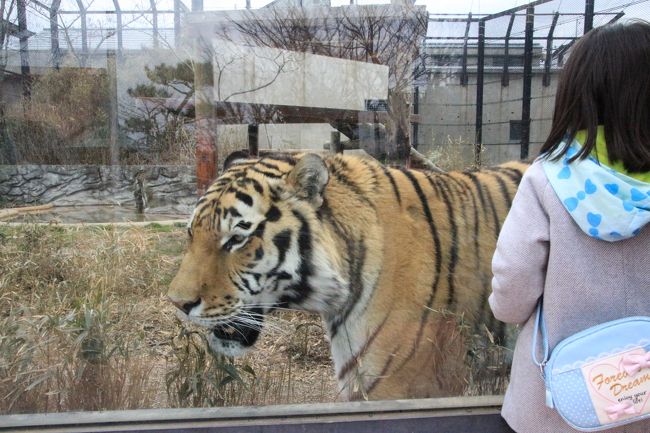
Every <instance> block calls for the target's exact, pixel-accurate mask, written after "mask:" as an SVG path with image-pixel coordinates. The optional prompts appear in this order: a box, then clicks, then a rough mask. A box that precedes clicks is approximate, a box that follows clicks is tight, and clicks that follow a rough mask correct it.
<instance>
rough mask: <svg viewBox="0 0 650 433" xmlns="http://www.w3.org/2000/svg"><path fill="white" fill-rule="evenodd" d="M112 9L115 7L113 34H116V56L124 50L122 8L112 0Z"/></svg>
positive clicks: (117, 2) (116, 0)
mask: <svg viewBox="0 0 650 433" xmlns="http://www.w3.org/2000/svg"><path fill="white" fill-rule="evenodd" d="M113 7H115V32H116V33H117V54H118V55H121V54H122V49H123V48H124V46H123V42H122V8H120V3H119V1H118V0H113Z"/></svg>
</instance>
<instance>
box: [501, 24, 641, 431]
mask: <svg viewBox="0 0 650 433" xmlns="http://www.w3.org/2000/svg"><path fill="white" fill-rule="evenodd" d="M649 221H650V24H648V23H646V22H641V21H638V22H632V23H628V24H614V25H607V26H603V27H600V28H597V29H594V30H592V31H590V32H589V33H587V34H586V35H585V36H583V37H582V38H581V39H580V40H579V41H578V42H577V43H576V44H575V46H574V48H573V50H572V54H571V57H570V58H569V60H568V62H567V64H566V66H565V68H564V70H563V71H562V73H561V76H560V82H559V85H558V89H557V95H556V101H555V111H554V114H553V124H552V128H551V133H550V135H549V137H548V139H547V140H546V142H545V143H544V145H543V146H542V149H541V157H540V158H538V160H537V161H535V163H533V164H532V166H531V167H530V168H529V169H528V171H527V172H526V174H525V176H524V178H523V179H522V182H521V185H520V187H519V190H518V192H517V195H516V196H515V199H514V201H513V204H512V208H511V210H510V213H509V214H508V217H507V218H506V221H505V223H504V225H503V228H502V231H501V234H500V236H499V240H498V242H497V249H496V252H495V254H494V258H493V262H492V268H493V269H492V270H493V273H494V279H493V281H492V289H493V293H492V295H491V296H490V299H489V301H490V306H491V307H492V311H493V312H494V315H495V317H496V318H497V319H499V320H502V321H504V322H509V323H517V324H523V325H522V327H521V333H520V335H519V338H518V340H517V344H516V347H515V352H514V357H513V363H512V372H511V379H510V385H509V386H508V390H507V392H506V396H505V400H504V403H503V409H502V415H503V417H504V418H505V419H506V421H507V422H508V424H509V425H510V426H511V427H512V428H513V429H514V430H515V431H517V432H524V433H537V432H540V433H541V432H548V433H562V432H572V431H574V430H573V429H572V428H570V427H569V426H568V425H567V424H566V423H565V422H564V421H563V420H562V418H561V417H560V416H559V414H558V413H557V412H556V411H554V410H552V409H549V408H547V407H546V405H545V388H544V382H543V380H542V378H541V376H540V371H539V368H538V367H537V366H536V365H535V364H534V363H533V360H532V357H531V339H532V334H533V325H534V321H535V309H536V305H537V302H538V300H539V299H540V297H542V295H543V304H544V316H545V320H546V325H547V331H548V336H549V343H550V348H551V350H552V349H553V347H555V345H556V344H557V343H558V342H559V341H561V340H563V339H565V338H566V337H569V336H570V335H572V334H575V333H576V332H579V331H581V330H584V329H586V328H588V327H591V326H594V325H597V324H599V323H602V322H606V321H610V320H615V319H619V318H623V317H628V316H637V315H638V316H650V227H647V225H648V222H649ZM649 404H650V403H649ZM607 431H611V432H639V433H641V432H643V433H647V432H650V420H644V421H640V422H637V423H634V424H629V425H627V426H625V427H619V428H617V429H612V430H607Z"/></svg>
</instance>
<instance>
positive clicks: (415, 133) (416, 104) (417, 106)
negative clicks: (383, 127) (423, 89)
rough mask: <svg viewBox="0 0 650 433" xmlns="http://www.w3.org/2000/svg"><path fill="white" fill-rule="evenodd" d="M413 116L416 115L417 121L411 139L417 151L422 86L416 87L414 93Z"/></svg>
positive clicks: (413, 123) (414, 123) (414, 122)
mask: <svg viewBox="0 0 650 433" xmlns="http://www.w3.org/2000/svg"><path fill="white" fill-rule="evenodd" d="M413 114H415V118H416V119H417V120H416V121H413V122H412V125H413V138H411V145H412V146H413V147H414V148H415V149H417V148H418V132H420V131H419V126H420V124H419V119H418V117H419V116H418V114H420V86H418V85H417V84H416V85H415V89H414V91H413Z"/></svg>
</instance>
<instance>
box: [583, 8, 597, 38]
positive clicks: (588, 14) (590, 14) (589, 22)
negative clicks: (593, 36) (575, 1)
mask: <svg viewBox="0 0 650 433" xmlns="http://www.w3.org/2000/svg"><path fill="white" fill-rule="evenodd" d="M595 3H596V0H585V28H584V31H583V34H584V33H587V32H588V31H589V30H591V29H592V28H593V27H594V6H595Z"/></svg>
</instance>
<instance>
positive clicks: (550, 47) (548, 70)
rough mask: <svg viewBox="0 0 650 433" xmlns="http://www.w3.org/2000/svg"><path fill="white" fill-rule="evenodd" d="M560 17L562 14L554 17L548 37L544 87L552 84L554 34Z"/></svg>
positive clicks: (557, 13)
mask: <svg viewBox="0 0 650 433" xmlns="http://www.w3.org/2000/svg"><path fill="white" fill-rule="evenodd" d="M559 17H560V13H559V12H556V13H555V16H554V17H553V22H552V23H551V28H550V29H549V31H548V36H547V38H546V60H545V61H544V78H543V79H542V85H543V86H544V87H548V86H549V85H550V84H551V62H552V61H553V32H554V31H555V25H556V24H557V20H558V18H559Z"/></svg>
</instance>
